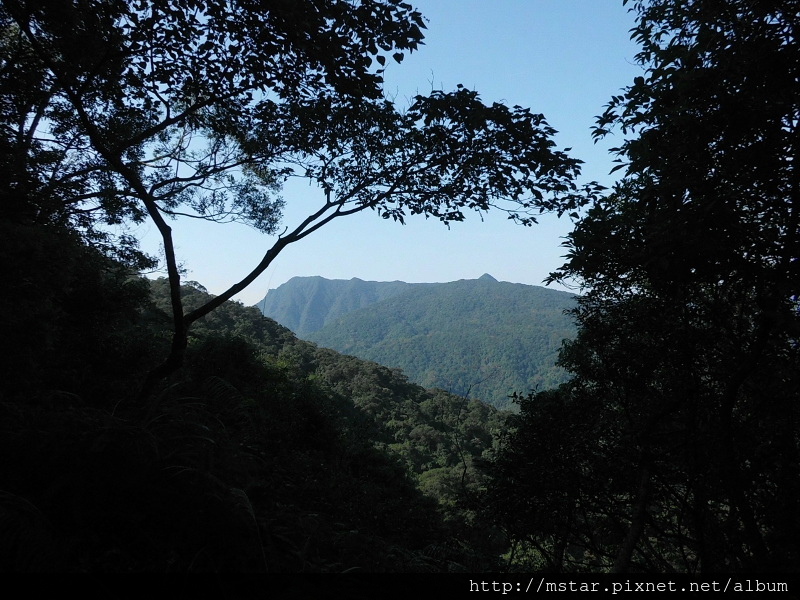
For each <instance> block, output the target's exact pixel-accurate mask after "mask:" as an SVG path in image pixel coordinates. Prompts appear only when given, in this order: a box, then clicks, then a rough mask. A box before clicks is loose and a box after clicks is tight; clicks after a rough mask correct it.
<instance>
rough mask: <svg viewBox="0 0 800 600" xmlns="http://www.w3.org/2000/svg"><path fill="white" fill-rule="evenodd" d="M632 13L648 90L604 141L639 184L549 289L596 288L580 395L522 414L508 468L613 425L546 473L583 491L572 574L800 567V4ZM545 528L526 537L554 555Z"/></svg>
mask: <svg viewBox="0 0 800 600" xmlns="http://www.w3.org/2000/svg"><path fill="white" fill-rule="evenodd" d="M632 6H633V8H632V10H635V11H636V13H637V25H636V27H635V28H634V30H633V37H634V39H636V40H638V41H639V42H640V43H641V45H642V51H641V53H640V54H639V55H638V60H639V61H640V63H641V64H642V66H643V67H644V68H645V71H644V75H643V76H641V77H637V78H636V79H635V80H634V83H633V85H631V86H630V87H628V88H626V89H625V90H624V91H623V93H622V94H620V95H618V96H615V97H614V98H613V99H612V101H611V102H610V104H609V105H608V106H607V107H606V110H605V112H604V113H603V114H602V115H601V116H600V117H599V119H598V127H597V129H596V131H595V134H596V135H597V136H604V135H607V134H608V133H610V132H611V131H613V130H621V131H622V132H623V134H626V135H631V134H636V135H634V136H632V137H630V138H629V139H626V140H624V141H623V143H622V144H621V145H620V146H619V148H617V149H615V152H616V154H617V159H618V161H619V163H620V165H619V168H623V169H625V177H624V178H623V180H622V181H621V182H620V183H619V184H618V185H617V186H616V187H615V189H614V191H613V193H611V194H609V195H608V196H606V197H604V198H601V199H599V200H597V201H595V202H593V203H592V205H591V208H590V209H589V210H588V212H587V214H586V215H585V217H584V218H582V219H581V220H580V222H579V223H578V224H577V226H576V228H575V230H574V231H573V232H572V233H571V234H570V236H569V238H568V240H567V242H566V245H567V247H568V249H569V254H568V256H567V263H566V264H565V265H564V266H563V267H562V268H561V269H560V270H559V271H558V272H556V273H554V274H553V275H552V276H551V279H553V280H562V281H566V280H568V279H573V280H578V281H579V282H580V283H581V284H582V285H583V286H585V289H586V290H588V291H587V293H586V294H585V295H584V296H583V297H582V298H581V300H580V305H579V308H578V309H577V311H576V312H575V314H576V317H577V320H578V324H579V327H580V329H579V335H578V338H577V340H575V341H574V342H572V343H569V344H567V345H566V347H565V349H564V350H563V351H562V355H561V364H562V365H563V366H565V367H566V368H567V369H568V370H570V371H572V372H573V373H574V379H573V380H572V381H571V382H569V383H568V384H566V385H565V386H562V387H561V388H560V389H559V390H558V391H556V392H552V393H549V394H548V395H546V396H541V397H540V396H536V395H534V396H533V397H531V398H529V399H527V400H526V401H524V402H523V403H522V407H521V414H522V416H521V423H520V426H519V430H518V431H519V433H518V434H517V435H516V437H515V438H514V440H513V442H512V445H511V448H512V449H511V450H510V454H509V456H514V455H516V456H520V455H524V456H528V457H530V456H532V455H531V453H530V452H529V451H530V450H531V449H535V448H537V447H540V446H541V445H542V440H546V439H549V437H548V436H549V435H550V434H549V433H548V431H550V430H551V429H552V428H554V427H563V426H564V425H565V423H567V421H568V420H570V419H571V418H573V416H574V415H575V414H576V411H579V410H583V411H585V414H584V416H583V417H581V419H580V422H581V423H589V424H591V423H593V422H594V423H599V424H602V426H601V427H599V428H598V429H596V430H595V429H591V430H590V431H591V433H590V434H588V436H589V439H587V440H585V441H584V442H583V443H580V444H579V443H570V444H569V446H570V448H571V450H570V451H569V452H567V451H564V452H563V453H562V454H560V455H559V454H556V456H549V457H548V460H551V461H554V462H555V463H556V464H557V465H558V466H557V468H558V469H561V470H563V471H565V472H568V473H570V474H571V476H572V478H573V479H572V480H571V481H573V482H574V485H573V486H572V487H570V488H569V493H570V497H569V500H568V501H567V502H566V505H567V506H569V507H571V510H570V512H569V513H565V514H571V515H573V517H575V518H574V519H573V520H572V521H570V522H568V523H563V522H562V527H561V529H560V530H559V531H557V532H556V533H555V537H556V539H557V540H558V541H559V542H560V543H561V546H562V547H564V546H566V547H570V548H572V550H573V553H572V554H569V555H557V554H553V553H551V554H548V556H550V557H553V562H554V564H556V566H557V568H570V567H571V568H579V567H581V566H583V568H586V564H587V563H586V562H584V559H585V557H586V556H589V555H591V556H592V557H594V559H598V558H599V560H598V561H597V562H596V563H594V568H607V569H612V570H619V571H623V570H630V569H648V570H672V569H677V570H684V571H698V570H699V571H713V570H739V569H742V570H747V569H781V568H783V569H789V568H796V560H797V557H798V556H800V548H799V547H798V545H797V543H796V540H797V539H798V538H797V535H798V533H799V532H798V523H797V520H796V514H797V508H798V507H797V498H798V486H797V481H798V480H799V479H798V476H800V452H799V451H798V450H799V448H798V439H800V429H798V426H797V423H798V421H797V417H798V414H797V405H796V399H797V397H798V393H799V392H800V380H799V379H798V375H797V374H798V373H800V368H798V367H800V343H798V341H799V340H800V304H798V298H800V289H798V281H800V277H798V275H800V272H798V267H799V266H800V246H799V245H798V243H799V242H800V239H799V236H800V231H799V230H798V191H799V188H798V174H797V166H796V161H797V157H798V150H800V135H799V133H800V132H799V131H798V115H799V114H800V101H798V98H800V78H799V77H798V66H800V49H799V47H798V44H797V38H796V26H797V25H796V21H797V14H798V10H800V4H798V2H796V1H793V0H774V1H765V2H749V1H744V0H741V1H733V2H717V1H715V0H695V1H693V2H676V1H674V0H639V1H636V2H633V3H632ZM543 414H545V415H547V418H546V419H545V418H544V417H543V416H542V415H543ZM554 422H555V423H557V425H554ZM598 457H600V458H599V460H598ZM529 460H530V459H529ZM533 462H534V465H533V466H532V467H531V469H539V471H540V470H541V462H542V460H534V461H533ZM501 464H502V465H506V468H507V466H508V464H510V463H508V462H503V463H501ZM587 465H588V466H587ZM526 469H527V467H526ZM539 471H534V472H530V473H528V472H523V473H520V474H519V476H518V479H519V480H521V481H525V480H535V479H532V478H533V477H534V476H535V474H536V473H539ZM528 491H530V490H528V489H527V488H524V487H523V488H522V489H521V491H520V492H515V493H520V494H524V493H526V492H528ZM532 493H533V494H534V497H535V498H538V499H540V500H541V502H542V503H543V502H544V501H545V500H546V499H547V498H548V497H552V495H551V496H548V493H547V492H546V490H545V491H533V492H532ZM537 506H538V505H537ZM520 510H523V511H524V510H525V509H524V508H523V509H520ZM609 522H615V523H618V524H620V523H621V524H625V527H624V528H623V529H621V530H617V531H611V530H609V529H607V528H606V526H605V524H607V523H609ZM536 527H539V525H538V524H536V523H534V525H532V526H531V525H527V526H520V527H518V528H517V533H518V534H519V532H520V531H526V532H527V533H526V535H527V539H532V540H534V541H535V542H536V543H537V544H539V545H540V546H541V545H542V540H544V539H545V530H544V529H539V530H538V531H536ZM604 531H605V532H607V534H605V535H600V534H598V533H596V532H604ZM593 532H594V533H593ZM548 534H551V535H552V532H548ZM576 549H580V551H579V552H577V551H576Z"/></svg>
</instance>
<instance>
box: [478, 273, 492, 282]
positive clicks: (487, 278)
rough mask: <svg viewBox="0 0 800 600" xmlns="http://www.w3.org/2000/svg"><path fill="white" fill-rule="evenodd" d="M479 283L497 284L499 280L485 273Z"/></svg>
mask: <svg viewBox="0 0 800 600" xmlns="http://www.w3.org/2000/svg"><path fill="white" fill-rule="evenodd" d="M478 281H494V282H497V279H495V278H494V277H492V276H491V275H489V274H488V273H484V274H483V275H481V276H480V277H478Z"/></svg>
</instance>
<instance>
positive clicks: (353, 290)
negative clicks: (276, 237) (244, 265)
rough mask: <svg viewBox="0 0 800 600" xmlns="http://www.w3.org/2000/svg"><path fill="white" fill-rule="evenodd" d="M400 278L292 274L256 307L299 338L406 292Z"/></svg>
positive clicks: (406, 288) (404, 284) (406, 287)
mask: <svg viewBox="0 0 800 600" xmlns="http://www.w3.org/2000/svg"><path fill="white" fill-rule="evenodd" d="M413 285H420V284H412V283H405V282H403V281H362V280H361V279H358V278H355V277H354V278H353V279H350V280H341V279H325V278H323V277H292V278H291V279H290V280H289V281H287V282H286V283H284V284H283V285H281V286H279V287H278V288H276V289H274V290H270V291H269V293H268V294H267V295H266V296H265V297H264V299H263V300H261V302H259V303H258V304H256V307H257V308H258V309H259V310H260V311H261V312H262V313H264V314H265V315H266V316H268V317H269V318H271V319H275V320H276V321H277V322H278V323H280V324H281V325H283V326H284V327H287V328H289V329H291V330H292V331H293V332H294V333H295V334H297V335H298V336H300V337H305V336H307V335H308V334H310V333H313V332H315V331H319V330H320V329H322V328H323V327H325V325H327V324H328V323H330V322H332V321H335V320H336V319H338V318H339V317H341V316H343V315H346V314H347V313H349V312H352V311H354V310H358V309H359V308H363V307H365V306H369V305H370V304H373V303H375V302H379V301H380V300H384V299H386V298H390V297H392V296H394V295H396V294H399V293H401V292H404V291H407V290H408V289H409V288H410V287H411V286H413Z"/></svg>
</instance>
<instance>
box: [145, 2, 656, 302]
mask: <svg viewBox="0 0 800 600" xmlns="http://www.w3.org/2000/svg"><path fill="white" fill-rule="evenodd" d="M410 1H411V0H410ZM411 3H412V4H414V5H415V6H416V7H417V8H418V9H419V10H420V11H421V12H422V14H423V15H424V16H425V17H426V18H427V19H428V29H427V32H426V34H425V36H426V38H425V45H424V46H422V47H421V49H420V50H419V51H418V52H415V53H413V54H411V55H410V56H407V57H406V59H405V60H404V61H403V63H402V64H400V65H396V64H393V65H390V66H389V68H387V73H386V85H385V91H386V93H387V95H389V96H390V97H394V98H395V100H396V102H397V103H398V104H399V105H400V106H401V107H403V106H405V105H407V104H408V102H407V99H408V98H411V97H412V96H414V95H415V94H417V93H423V94H424V93H427V92H430V91H431V90H432V89H443V90H452V89H454V88H455V87H456V85H458V84H463V85H465V86H466V87H468V88H471V89H474V90H477V91H478V92H480V94H481V97H482V98H483V100H484V101H485V102H494V101H503V102H505V103H507V104H509V105H515V104H519V105H522V106H526V107H530V108H531V109H532V110H533V111H534V112H541V113H544V115H545V117H546V118H547V120H548V122H549V123H550V124H551V125H552V126H553V127H555V128H556V129H557V130H558V131H559V134H558V135H557V137H556V143H557V145H558V146H559V147H560V148H566V147H571V148H572V151H571V154H572V156H575V157H576V158H579V159H581V160H583V161H584V163H585V164H584V165H583V178H584V179H585V180H587V181H588V180H596V181H599V182H601V183H603V184H604V185H610V184H611V183H612V182H613V178H612V176H609V175H608V173H609V171H610V170H611V167H612V162H611V157H610V156H609V154H608V148H609V147H611V146H613V145H614V143H615V142H619V140H618V139H617V140H614V139H610V140H606V141H604V142H601V143H598V144H594V143H593V141H592V138H591V127H592V125H593V124H594V117H595V115H598V114H600V112H602V108H603V105H604V104H606V103H607V102H608V100H609V99H610V97H611V96H612V95H614V94H616V93H617V92H618V91H619V90H620V89H621V88H622V87H624V86H626V85H628V84H629V83H630V82H631V81H632V80H633V77H634V76H636V75H638V74H641V67H639V66H637V65H635V63H634V60H633V57H634V55H635V54H636V52H637V47H636V46H635V44H633V42H631V41H630V39H629V35H630V34H629V30H630V28H631V27H632V26H633V16H632V15H631V14H629V13H628V12H627V7H624V6H623V5H622V0H419V1H417V2H413V1H411ZM283 197H284V199H285V200H286V210H285V216H284V223H285V225H287V226H289V228H290V229H292V228H293V227H294V226H295V224H297V223H299V222H300V221H301V220H302V219H303V218H304V217H305V216H306V215H307V214H308V213H309V212H313V210H315V209H316V208H318V207H319V206H320V204H321V202H322V201H323V198H322V196H321V195H320V194H319V193H318V192H315V190H314V189H312V188H309V187H308V186H305V185H297V184H293V185H291V186H289V187H287V188H286V189H285V190H284V192H283ZM570 229H571V223H570V221H569V220H568V219H567V218H566V217H565V218H563V219H560V220H559V219H556V218H555V217H553V216H544V217H543V218H542V219H541V220H540V224H539V225H538V226H534V227H532V228H528V227H522V226H519V225H515V224H513V223H512V222H511V221H508V220H507V219H506V218H505V217H504V216H503V215H502V214H496V215H492V214H488V215H484V220H483V221H482V220H481V218H480V217H479V215H477V214H472V215H469V216H468V219H467V222H465V223H456V224H453V225H452V226H451V228H450V229H449V230H448V229H447V228H446V227H445V226H444V225H442V224H441V223H439V222H438V221H432V220H430V221H426V220H425V219H424V218H423V217H416V218H411V219H409V220H408V221H407V224H406V225H405V226H402V225H399V224H397V223H394V222H388V221H384V220H383V219H381V218H379V217H378V216H377V215H376V214H374V213H372V212H368V213H363V214H359V215H354V216H352V217H347V218H343V219H339V220H338V221H333V222H332V223H329V224H328V225H326V226H325V227H324V228H322V229H320V230H319V231H317V232H315V233H314V234H312V235H310V236H309V237H307V238H305V239H303V240H301V241H300V242H298V243H297V244H294V245H291V246H289V247H287V248H286V249H285V250H284V251H283V253H282V254H281V255H280V256H279V257H278V258H277V259H276V261H275V262H274V263H273V264H272V266H270V268H269V269H268V270H267V271H266V273H264V274H263V275H262V276H261V277H260V278H259V279H258V280H256V282H255V283H254V284H252V285H251V286H250V288H248V289H247V290H245V292H243V293H242V294H240V295H239V296H238V297H237V299H238V300H241V301H242V302H244V303H245V304H248V305H249V304H255V303H256V302H258V301H259V300H260V299H261V298H263V296H264V295H265V294H266V293H267V290H268V289H270V288H275V287H277V286H279V285H280V284H282V283H284V282H285V281H287V280H289V279H291V278H292V277H295V276H308V275H321V276H323V277H327V278H330V279H350V278H352V277H358V278H361V279H365V280H375V281H392V280H402V281H409V282H444V281H454V280H457V279H475V278H477V277H480V276H481V275H482V274H483V273H490V274H491V275H493V276H494V277H495V278H497V279H499V280H501V281H511V282H516V283H526V284H532V285H542V280H543V279H544V278H545V277H546V276H547V274H548V273H550V272H551V271H553V270H555V269H556V268H558V267H559V266H560V265H561V264H562V262H563V259H562V256H563V254H564V248H562V247H561V242H562V241H563V237H564V236H565V235H566V234H567V233H568V232H569V231H570ZM174 232H175V241H176V245H177V252H178V254H179V260H180V261H181V263H182V264H183V266H184V268H185V269H186V270H187V274H186V279H189V280H196V281H199V282H200V283H201V284H203V285H204V286H205V287H207V288H208V290H209V291H210V292H211V293H217V294H218V293H221V292H222V291H224V290H225V289H226V288H227V287H229V286H230V285H231V284H232V283H235V282H236V281H238V280H239V279H241V278H242V277H244V276H245V275H246V274H247V273H248V272H249V271H250V270H251V269H252V268H253V267H254V266H255V265H256V264H257V263H258V261H259V260H260V258H261V256H262V255H263V253H264V252H265V251H266V249H267V248H269V247H270V246H271V245H272V242H273V241H274V239H273V238H270V237H269V236H264V235H262V234H259V233H257V232H255V231H253V230H251V229H248V228H247V227H244V226H238V225H218V224H204V223H199V222H196V221H194V222H190V223H184V222H180V221H179V222H176V223H174ZM134 233H135V234H136V235H138V236H139V237H140V238H141V239H142V240H143V246H144V247H145V249H149V250H151V251H153V250H154V249H155V248H157V247H158V243H159V238H158V233H157V231H156V229H155V227H154V226H147V225H146V226H142V227H140V228H138V229H136V230H135V231H134Z"/></svg>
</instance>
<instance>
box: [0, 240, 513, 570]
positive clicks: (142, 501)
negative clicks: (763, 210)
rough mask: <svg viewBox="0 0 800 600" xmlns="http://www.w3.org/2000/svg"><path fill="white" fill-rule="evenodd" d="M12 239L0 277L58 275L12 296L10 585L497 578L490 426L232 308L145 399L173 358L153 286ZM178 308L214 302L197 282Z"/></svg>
mask: <svg viewBox="0 0 800 600" xmlns="http://www.w3.org/2000/svg"><path fill="white" fill-rule="evenodd" d="M7 233H8V234H9V235H8V236H7V237H6V239H7V240H8V243H7V244H3V245H2V246H1V247H0V252H2V254H3V256H4V257H6V258H14V259H18V260H16V261H15V260H9V261H6V262H4V263H3V264H6V265H9V266H11V265H15V264H27V266H29V267H30V266H31V265H32V264H33V263H36V262H37V261H39V262H41V261H46V260H48V257H47V256H46V255H45V254H44V253H36V252H30V251H29V250H30V248H28V249H26V246H25V244H26V243H34V244H36V245H40V244H42V243H46V244H47V247H48V248H49V249H50V250H52V251H53V252H55V253H56V255H57V256H59V257H60V259H59V260H60V264H61V266H62V268H61V270H60V271H59V274H58V276H59V283H60V285H59V288H58V291H57V292H55V291H53V288H52V287H51V286H49V279H50V277H49V275H48V272H47V271H46V270H44V269H42V270H32V271H30V272H31V273H37V275H36V276H35V277H34V276H31V277H29V279H28V280H27V282H26V285H25V286H17V285H14V286H11V287H10V288H9V289H8V293H7V294H6V297H5V300H6V304H5V305H4V308H5V309H6V313H5V314H6V321H5V327H4V334H5V335H4V337H3V342H4V344H7V345H8V348H7V350H9V351H10V350H12V349H13V354H8V356H16V357H17V358H16V360H15V362H14V366H15V370H14V371H13V372H9V373H8V375H7V376H6V377H4V378H3V380H2V388H1V389H0V394H1V395H0V416H2V423H3V427H2V430H1V431H0V452H2V454H3V456H6V457H13V460H6V461H3V462H2V466H0V490H2V491H0V565H3V568H4V569H7V570H12V571H19V570H21V571H54V570H55V571H68V572H129V571H143V570H145V571H162V572H187V571H189V572H193V571H206V572H207V571H268V572H329V571H343V570H353V569H355V570H366V571H464V570H475V569H486V568H495V566H496V565H497V560H498V557H499V556H500V554H501V553H502V551H503V549H504V542H503V537H502V536H500V535H499V534H498V532H497V531H495V530H494V529H492V528H491V527H490V526H489V527H485V526H483V525H481V524H479V523H477V522H476V521H475V517H474V512H473V509H471V508H470V507H469V502H468V499H469V498H470V497H472V496H474V494H475V493H476V492H477V491H478V490H479V489H480V488H481V487H482V486H483V483H484V479H485V476H483V475H481V474H480V473H479V472H478V470H477V469H476V463H477V462H478V461H480V460H483V459H487V458H490V457H491V456H493V454H494V452H495V449H496V444H497V441H498V436H499V435H500V433H501V432H502V431H503V430H504V427H505V425H504V424H505V416H504V415H503V414H502V413H498V412H497V411H496V410H494V409H492V408H490V407H488V406H486V405H485V404H482V403H480V402H476V401H469V400H466V399H463V398H459V397H456V396H452V395H449V394H446V393H444V392H441V391H427V390H425V389H423V388H421V387H420V386H417V385H415V384H412V383H410V382H408V380H407V379H406V378H405V377H404V376H403V375H402V373H400V372H399V371H397V370H391V369H388V368H386V367H382V366H380V365H378V364H375V363H369V362H365V361H362V360H359V359H356V358H354V357H349V356H342V355H339V354H338V353H336V352H334V351H332V350H327V349H321V348H318V347H317V346H315V345H313V344H311V343H308V342H304V341H302V340H299V339H297V338H296V337H295V336H294V335H293V334H292V333H291V332H290V331H289V330H287V329H285V328H284V327H282V326H280V325H278V324H277V323H275V322H274V321H272V320H270V319H267V318H265V317H263V316H262V315H261V314H260V313H259V311H258V310H256V309H255V308H246V307H244V306H242V305H241V304H238V303H233V302H227V303H225V304H223V305H222V306H221V307H220V308H219V309H218V310H216V311H214V312H213V313H211V314H210V315H208V316H206V317H204V318H203V319H201V320H200V321H198V322H197V323H196V324H195V327H193V328H192V330H191V335H190V340H189V346H188V348H187V352H186V364H185V367H184V368H183V369H182V370H181V371H180V372H178V373H176V374H175V375H173V376H172V377H171V378H170V379H169V380H168V381H166V382H164V384H163V385H162V386H161V387H160V388H159V389H158V390H156V391H155V393H154V394H152V395H148V396H144V397H143V396H141V394H140V392H139V390H140V389H141V385H142V381H143V378H144V374H145V373H146V372H147V370H148V369H150V368H152V365H153V363H154V360H155V359H154V358H153V357H157V356H159V355H160V353H161V352H163V349H164V347H165V346H166V345H167V344H168V343H169V325H170V318H169V315H168V312H167V309H168V307H169V296H168V294H169V288H168V285H167V283H166V281H165V280H159V281H154V282H148V281H147V280H143V279H140V278H138V277H136V276H131V275H130V274H129V273H127V272H126V271H125V270H124V269H122V268H120V267H119V266H118V265H115V264H114V263H111V262H108V261H106V260H105V259H103V258H101V257H99V256H98V255H97V254H96V253H94V252H93V251H91V250H89V249H86V248H85V247H82V246H81V245H80V244H76V243H75V241H74V240H70V239H68V238H63V239H62V238H58V237H55V238H46V239H45V238H42V239H35V240H27V235H28V233H29V232H27V231H12V230H9V231H7ZM26 240H27V241H26ZM6 274H8V275H10V273H6ZM10 281H14V279H10ZM17 281H19V279H17ZM182 296H183V298H182V299H183V302H184V303H185V305H186V306H187V307H189V308H191V307H192V306H195V305H199V304H200V303H202V302H205V301H207V300H208V298H209V295H208V294H207V293H206V292H205V291H204V289H203V288H202V286H200V285H199V284H192V285H189V286H184V287H183V288H182ZM23 299H25V300H26V302H23V301H22V300H23ZM89 316H90V317H91V318H89ZM33 325H37V326H38V328H39V331H41V334H42V335H37V336H30V335H28V333H29V332H30V331H31V327H32V326H33ZM67 349H68V352H67V351H65V350H67ZM34 359H35V360H34Z"/></svg>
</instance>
